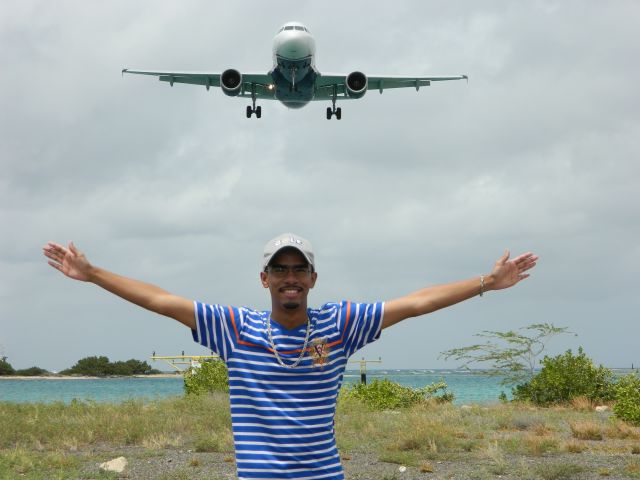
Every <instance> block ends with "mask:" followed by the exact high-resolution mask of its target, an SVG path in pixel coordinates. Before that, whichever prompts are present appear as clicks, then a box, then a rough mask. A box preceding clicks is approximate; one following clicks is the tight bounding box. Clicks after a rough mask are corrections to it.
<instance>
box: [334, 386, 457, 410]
mask: <svg viewBox="0 0 640 480" xmlns="http://www.w3.org/2000/svg"><path fill="white" fill-rule="evenodd" d="M446 389H447V384H446V383H444V382H439V383H433V384H431V385H427V386H426V387H423V388H411V387H405V386H403V385H400V384H398V383H395V382H392V381H391V380H388V379H386V378H385V379H382V380H379V379H375V380H374V381H373V382H371V383H369V384H363V383H358V384H356V385H353V386H351V387H345V388H343V389H342V395H343V396H344V397H346V398H356V399H358V400H360V401H361V402H363V403H364V404H365V405H367V406H369V407H370V408H373V409H374V410H390V409H395V408H405V407H410V406H412V405H416V404H418V403H422V402H425V401H427V400H428V399H430V398H434V399H436V400H438V401H447V402H450V401H453V394H452V393H450V392H446ZM440 390H442V391H443V393H442V395H441V396H439V397H436V396H434V394H435V393H436V392H438V391H440Z"/></svg>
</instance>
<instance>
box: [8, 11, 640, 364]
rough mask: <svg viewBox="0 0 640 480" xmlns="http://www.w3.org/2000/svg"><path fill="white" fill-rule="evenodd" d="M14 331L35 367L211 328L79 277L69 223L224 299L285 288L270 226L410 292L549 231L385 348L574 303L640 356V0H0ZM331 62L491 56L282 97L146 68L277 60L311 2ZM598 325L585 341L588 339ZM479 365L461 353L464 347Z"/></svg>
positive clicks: (582, 329) (416, 66)
mask: <svg viewBox="0 0 640 480" xmlns="http://www.w3.org/2000/svg"><path fill="white" fill-rule="evenodd" d="M0 9H1V10H0V19H1V20H0V61H1V62H2V64H3V65H8V66H9V67H10V68H7V69H6V71H5V73H4V75H3V76H2V77H0V107H1V108H2V110H3V112H6V113H8V114H5V115H3V116H2V117H0V132H2V133H0V140H1V141H0V167H2V172H3V173H2V176H1V177H0V200H1V202H0V220H2V224H3V225H5V228H4V229H3V232H4V233H3V234H2V235H1V236H0V247H1V250H0V251H1V252H2V253H0V298H1V307H0V327H1V328H0V344H2V345H4V349H5V351H6V354H7V355H9V357H10V361H12V363H13V364H14V365H16V366H18V367H27V366H31V364H32V363H35V364H38V365H40V366H43V367H46V368H52V369H60V368H64V367H67V366H69V365H70V364H71V363H73V362H74V361H75V360H77V359H78V358H80V357H82V356H85V355H91V354H98V353H100V354H106V355H109V356H110V357H112V358H118V359H122V358H131V357H136V358H143V357H145V356H146V355H147V354H148V353H150V352H151V351H152V350H156V351H158V352H160V351H162V352H163V353H167V354H171V353H175V352H179V351H181V350H187V351H194V352H196V351H200V348H199V347H197V346H195V345H192V343H191V341H190V335H189V332H186V331H183V330H184V329H183V328H181V327H180V326H179V325H174V324H173V323H172V322H171V321H169V320H165V319H162V318H157V317H155V316H153V315H151V314H148V313H147V312H144V311H138V310H137V309H136V308H135V307H132V306H129V305H126V304H124V303H122V302H120V301H119V300H118V299H116V298H111V297H110V296H109V295H108V294H106V293H104V292H100V291H99V290H98V289H96V288H95V287H92V286H91V285H80V284H75V283H73V282H71V281H69V280H67V279H64V278H61V277H59V276H57V272H54V271H53V270H52V269H50V268H49V267H47V265H46V262H44V260H43V259H42V258H40V250H39V249H40V246H41V245H42V244H44V243H45V242H46V241H47V240H56V241H60V242H67V241H69V240H71V239H73V240H74V241H76V243H77V244H78V245H79V246H80V248H82V249H84V250H85V251H86V252H87V254H88V256H89V258H90V259H91V260H92V261H93V262H94V263H96V264H99V265H101V266H104V267H106V268H109V269H112V270H114V271H118V272H119V273H123V274H125V275H130V276H134V277H137V278H141V279H144V280H147V281H151V282H153V283H157V284H159V285H161V286H163V287H164V288H167V289H169V290H172V291H175V292H176V293H179V294H182V295H185V296H188V297H193V298H198V299H201V300H205V301H210V302H221V303H232V304H241V305H250V306H255V307H258V308H268V295H266V294H265V292H264V291H263V289H262V288H261V286H260V285H259V283H258V282H257V279H258V276H257V271H258V266H259V256H260V251H261V248H262V245H263V243H264V241H266V240H268V239H269V238H271V237H273V236H274V235H276V234H278V233H280V232H283V231H295V232H299V233H300V234H301V235H303V236H306V237H307V238H310V239H311V240H312V241H313V243H314V245H315V246H316V250H317V251H318V265H319V272H320V277H319V281H318V284H317V286H316V289H315V290H314V292H313V294H312V303H314V304H319V303H321V302H324V301H329V300H340V299H342V298H349V299H353V300H363V301H365V300H378V299H389V298H393V297H394V296H397V295H402V294H405V293H408V292H410V291H413V290H415V289H418V288H420V287H422V286H424V285H428V284H434V283H441V282H446V281H452V280H456V279H459V278H464V277H470V276H473V275H476V274H478V273H481V272H484V271H487V270H488V269H490V268H491V265H492V264H493V262H494V261H495V259H496V258H497V257H498V256H499V255H500V254H501V252H502V251H503V249H504V248H511V249H512V251H513V252H514V253H519V252H520V251H523V250H530V249H531V250H534V251H536V252H538V253H539V254H540V255H541V257H542V259H541V262H540V265H539V266H538V267H537V271H536V272H535V273H534V275H533V277H532V278H531V279H530V280H528V281H527V282H526V283H525V284H523V285H521V286H518V287H517V288H515V289H513V290H511V291H509V292H496V293H492V294H490V295H487V296H486V297H484V298H483V299H481V300H480V299H476V300H472V301H469V302H467V303H465V304H463V305H460V306H457V307H455V308H453V309H450V310H448V311H445V312H439V313H436V314H434V315H433V316H432V317H426V318H421V319H415V320H410V321H407V322H405V323H404V324H402V325H400V326H398V327H394V328H393V329H391V330H389V331H386V332H385V334H384V335H383V339H382V340H381V341H380V342H378V343H377V344H375V345H372V346H371V347H367V350H366V351H364V352H363V355H365V356H367V355H371V356H376V357H377V356H378V355H380V356H382V357H383V360H384V364H383V365H384V366H385V367H388V368H395V367H415V368H420V367H425V368H427V367H438V366H443V365H447V364H443V362H442V360H438V358H437V357H438V353H439V352H440V351H442V350H445V349H447V348H452V347H454V346H461V345H464V344H467V343H469V342H471V341H473V337H472V335H473V334H474V333H476V332H479V331H481V330H487V329H507V328H519V327H522V326H525V325H527V324H528V323H532V322H539V321H551V322H554V323H556V324H557V325H561V326H569V327H570V329H571V330H573V331H574V332H576V333H578V335H579V336H578V337H577V339H568V338H567V339H563V340H558V341H557V343H556V344H555V345H554V348H556V349H557V350H564V349H565V348H569V347H570V346H571V347H574V348H575V346H576V345H579V344H582V345H584V346H585V349H586V351H587V353H589V354H590V355H592V356H593V357H594V359H595V360H596V361H597V362H602V363H605V364H607V365H611V366H627V365H629V364H630V363H631V362H635V364H638V358H636V356H637V353H636V350H637V348H635V347H634V346H633V344H632V340H631V339H633V338H637V337H638V336H639V335H640V330H639V327H638V326H637V323H636V322H635V318H634V312H636V311H638V307H639V305H638V300H637V295H636V294H635V289H634V277H635V274H636V273H637V271H638V270H639V267H640V245H639V243H638V240H637V239H638V238H640V232H639V230H640V228H639V227H640V224H639V222H638V218H639V215H638V213H640V212H639V211H638V207H637V205H638V204H639V203H640V202H639V201H638V200H639V199H638V193H637V188H635V183H636V181H637V179H638V178H640V167H639V166H638V162H637V157H638V152H639V151H640V145H639V141H638V138H640V135H639V133H640V132H639V130H640V126H639V122H638V114H637V112H638V107H639V105H638V96H637V95H636V93H635V85H637V84H638V81H639V80H640V72H639V67H638V65H637V62H635V61H633V59H635V58H637V57H638V54H639V52H638V45H640V42H638V34H637V28H636V27H635V22H634V21H633V20H634V19H635V18H637V16H638V13H639V12H638V6H637V5H636V4H635V3H634V2H617V3H615V4H602V3H599V2H587V3H583V2H580V3H578V2H575V3H574V2H568V3H567V2H565V3H556V2H535V3H530V4H526V5H524V4H523V5H519V4H511V3H503V2H494V3H489V4H483V5H478V4H476V3H474V2H469V3H456V4H455V5H450V4H449V3H446V2H442V3H432V4H424V2H410V1H408V2H400V3H399V4H398V5H397V8H396V6H394V8H393V9H389V10H388V11H382V10H379V11H376V12H372V11H370V9H367V8H366V4H365V3H358V2H356V3H352V4H349V5H344V6H341V13H340V15H335V14H331V13H329V12H328V11H327V9H326V7H324V6H323V7H320V6H319V5H316V4H300V3H299V2H284V3H282V4H281V5H280V7H279V8H277V9H274V8H273V6H272V5H261V4H257V5H256V6H255V7H252V12H251V14H250V15H248V14H247V11H246V8H242V7H237V8H236V7H233V6H226V7H224V8H223V9H220V8H219V7H217V6H216V5H214V4H212V3H210V2H198V1H193V2H183V3H182V4H173V3H170V2H139V3H136V4H134V5H131V4H129V3H127V2H120V3H113V2H111V3H107V4H100V3H95V2H90V3H79V2H75V1H68V2H56V4H55V5H54V4H49V3H41V2H35V1H34V2H20V3H15V2H13V3H5V4H3V5H2V6H1V7H0ZM291 19H297V20H300V21H303V22H305V23H306V24H307V25H308V26H309V28H310V29H311V31H312V32H313V33H314V34H315V36H316V42H317V48H318V59H317V62H318V67H319V69H320V70H321V71H324V72H334V71H344V72H345V73H347V72H349V71H351V70H354V69H362V70H363V71H365V72H366V73H370V74H374V73H387V74H393V73H398V74H400V73H434V74H440V73H441V74H450V73H453V74H458V73H467V74H469V75H470V81H469V83H468V84H465V83H464V82H451V83H442V84H435V83H434V84H433V85H432V86H431V87H425V88H423V89H421V90H420V92H418V93H416V92H415V91H413V90H409V89H408V90H407V91H386V92H384V94H383V95H379V94H378V93H377V92H369V93H368V94H367V95H366V96H365V98H364V99H362V100H359V101H349V102H344V103H343V104H342V107H343V119H342V120H341V121H340V122H337V121H335V120H333V121H331V122H327V121H326V120H325V119H324V108H326V105H325V104H323V103H322V102H318V103H313V104H310V105H309V106H307V107H305V108H304V109H302V110H297V111H289V110H287V109H286V108H284V107H283V106H282V105H280V104H277V103H268V102H263V118H262V119H261V120H256V119H252V120H251V121H249V120H247V119H246V118H244V107H245V103H246V102H245V101H243V100H238V99H231V98H228V97H225V96H224V95H223V94H222V93H221V92H219V91H217V92H214V91H210V92H206V91H205V90H204V89H203V88H196V87H189V86H184V85H176V86H174V87H173V88H170V87H169V86H168V85H166V84H165V83H160V82H157V81H156V80H154V79H153V78H144V77H134V76H125V77H124V78H123V77H121V75H120V70H121V69H122V68H124V67H129V68H172V69H176V70H177V69H184V70H208V69H211V70H222V69H224V68H227V67H235V68H240V69H242V70H243V71H248V70H253V71H266V70H268V69H269V68H270V66H271V58H270V57H271V44H270V40H271V38H272V36H273V34H274V33H275V31H276V29H277V28H278V27H279V26H280V25H281V24H282V23H284V22H285V21H288V20H291ZM572 342H573V343H572ZM448 366H453V365H448Z"/></svg>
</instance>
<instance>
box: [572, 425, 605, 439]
mask: <svg viewBox="0 0 640 480" xmlns="http://www.w3.org/2000/svg"><path fill="white" fill-rule="evenodd" d="M569 426H570V428H571V434H572V435H573V437H574V438H577V439H578V440H603V439H604V434H603V431H602V427H601V426H600V424H598V423H596V422H593V421H581V422H573V423H570V424H569Z"/></svg>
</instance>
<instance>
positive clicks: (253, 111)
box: [247, 103, 262, 118]
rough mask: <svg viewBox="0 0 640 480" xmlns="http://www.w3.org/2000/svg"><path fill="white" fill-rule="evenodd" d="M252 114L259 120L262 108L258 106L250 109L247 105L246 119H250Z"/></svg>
mask: <svg viewBox="0 0 640 480" xmlns="http://www.w3.org/2000/svg"><path fill="white" fill-rule="evenodd" d="M254 105H255V103H254ZM254 113H255V114H256V118H260V117H261V116H262V107H261V106H260V105H258V106H257V107H253V108H251V105H247V118H251V115H253V114H254Z"/></svg>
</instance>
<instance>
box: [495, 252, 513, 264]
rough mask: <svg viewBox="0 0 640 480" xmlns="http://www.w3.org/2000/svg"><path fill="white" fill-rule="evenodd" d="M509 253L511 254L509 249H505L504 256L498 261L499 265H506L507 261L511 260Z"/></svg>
mask: <svg viewBox="0 0 640 480" xmlns="http://www.w3.org/2000/svg"><path fill="white" fill-rule="evenodd" d="M509 255H511V254H510V253H509V249H507V250H505V251H504V253H503V254H502V257H500V260H498V261H497V262H496V263H497V264H498V265H504V264H505V263H507V260H509Z"/></svg>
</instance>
